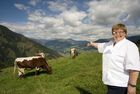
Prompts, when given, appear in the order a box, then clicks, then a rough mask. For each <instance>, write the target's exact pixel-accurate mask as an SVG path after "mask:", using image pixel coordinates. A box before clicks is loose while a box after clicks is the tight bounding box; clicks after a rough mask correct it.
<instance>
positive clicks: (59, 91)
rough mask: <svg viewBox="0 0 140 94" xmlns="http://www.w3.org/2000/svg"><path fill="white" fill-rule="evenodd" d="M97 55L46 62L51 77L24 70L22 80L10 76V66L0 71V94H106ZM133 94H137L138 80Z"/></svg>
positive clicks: (138, 88)
mask: <svg viewBox="0 0 140 94" xmlns="http://www.w3.org/2000/svg"><path fill="white" fill-rule="evenodd" d="M101 62H102V59H101V54H99V53H97V52H94V51H90V52H84V53H81V54H79V56H78V57H76V58H75V59H71V58H70V57H69V56H66V57H61V58H58V59H52V60H49V61H48V63H49V65H50V66H51V67H52V70H53V72H52V74H46V72H45V71H43V70H42V71H40V73H39V75H37V76H35V71H34V70H26V75H25V78H23V79H19V78H18V77H17V75H13V66H12V67H8V68H4V69H1V70H0V94H106V86H105V85H104V84H103V83H102V63H101ZM137 94H140V77H139V79H138V86H137Z"/></svg>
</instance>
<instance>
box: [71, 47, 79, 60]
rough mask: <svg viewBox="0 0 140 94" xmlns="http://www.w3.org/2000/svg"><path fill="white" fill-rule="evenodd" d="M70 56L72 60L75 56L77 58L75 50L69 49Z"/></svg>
mask: <svg viewBox="0 0 140 94" xmlns="http://www.w3.org/2000/svg"><path fill="white" fill-rule="evenodd" d="M70 55H71V57H72V59H74V58H75V57H76V56H78V52H77V50H76V48H72V49H70Z"/></svg>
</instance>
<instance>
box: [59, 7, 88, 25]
mask: <svg viewBox="0 0 140 94" xmlns="http://www.w3.org/2000/svg"><path fill="white" fill-rule="evenodd" d="M60 17H62V18H63V19H64V21H65V24H68V25H71V26H74V27H75V26H78V25H80V24H82V20H83V18H84V17H86V13H85V12H83V11H77V10H76V8H72V9H71V10H68V11H63V12H62V13H61V14H60Z"/></svg>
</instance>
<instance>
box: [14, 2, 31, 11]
mask: <svg viewBox="0 0 140 94" xmlns="http://www.w3.org/2000/svg"><path fill="white" fill-rule="evenodd" d="M14 6H15V7H16V8H18V9H20V10H27V9H28V8H29V7H27V6H25V5H23V4H18V3H16V4H14Z"/></svg>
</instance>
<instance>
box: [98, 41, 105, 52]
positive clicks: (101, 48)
mask: <svg viewBox="0 0 140 94" xmlns="http://www.w3.org/2000/svg"><path fill="white" fill-rule="evenodd" d="M104 49H105V43H98V52H99V53H103V51H104Z"/></svg>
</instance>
